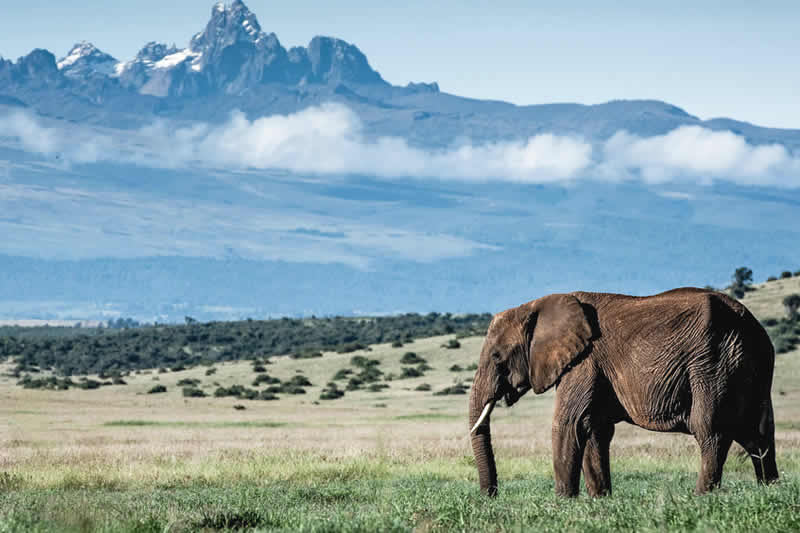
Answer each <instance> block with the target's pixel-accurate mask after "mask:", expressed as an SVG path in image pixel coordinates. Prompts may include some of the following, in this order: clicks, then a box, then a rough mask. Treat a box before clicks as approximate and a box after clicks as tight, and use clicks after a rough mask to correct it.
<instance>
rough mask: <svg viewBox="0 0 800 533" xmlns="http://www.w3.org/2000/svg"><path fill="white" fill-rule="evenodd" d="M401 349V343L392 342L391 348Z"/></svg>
mask: <svg viewBox="0 0 800 533" xmlns="http://www.w3.org/2000/svg"><path fill="white" fill-rule="evenodd" d="M402 347H403V341H400V340H397V341H394V342H392V348H402Z"/></svg>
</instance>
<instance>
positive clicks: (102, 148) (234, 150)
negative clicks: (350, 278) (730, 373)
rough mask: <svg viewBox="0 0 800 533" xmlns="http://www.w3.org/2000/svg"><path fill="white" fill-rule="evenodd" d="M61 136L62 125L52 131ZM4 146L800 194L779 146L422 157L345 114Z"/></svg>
mask: <svg viewBox="0 0 800 533" xmlns="http://www.w3.org/2000/svg"><path fill="white" fill-rule="evenodd" d="M54 124H58V123H54ZM0 137H11V138H14V139H17V142H18V143H19V144H20V145H21V147H22V148H23V149H25V150H26V151H29V152H34V153H39V154H42V155H46V156H52V157H56V158H58V159H60V160H63V161H65V162H67V163H91V162H97V161H114V162H127V163H135V164H138V165H143V166H153V167H178V168H179V167H192V166H195V167H196V166H201V167H213V168H227V169H283V170H288V171H292V172H298V173H312V174H367V175H373V176H380V177H385V178H392V177H413V178H434V179H453V180H462V181H484V182H485V181H495V180H500V181H511V182H522V183H548V182H565V181H570V180H576V179H582V178H585V179H595V180H603V181H623V180H642V181H645V182H647V183H663V182H669V181H684V180H685V181H692V182H700V183H709V182H711V181H713V180H727V181H733V182H737V183H741V184H748V185H774V186H783V187H800V159H799V158H798V157H796V156H793V155H792V154H790V153H789V152H788V151H787V150H786V148H784V147H783V146H781V145H777V144H775V145H766V146H753V145H750V144H748V143H747V141H746V140H745V139H744V138H743V137H741V136H738V135H736V134H734V133H732V132H729V131H712V130H709V129H705V128H702V127H698V126H684V127H680V128H678V129H675V130H673V131H671V132H669V133H667V134H665V135H660V136H655V137H647V138H642V137H638V136H636V135H632V134H630V133H627V132H624V131H623V132H618V133H617V134H616V135H614V136H613V137H611V138H610V139H609V140H607V141H605V142H603V143H600V144H597V145H594V146H593V145H592V144H591V143H589V142H588V141H586V140H584V139H581V138H577V137H570V136H559V135H553V134H541V135H536V136H534V137H530V138H528V139H526V140H520V141H504V142H496V143H487V144H481V145H472V144H461V145H457V146H452V147H449V148H447V149H441V150H435V149H421V148H417V147H413V146H410V145H409V144H408V143H407V142H406V141H405V140H404V139H402V138H399V137H380V138H378V139H376V140H372V139H369V138H368V137H367V136H366V135H365V134H364V132H363V125H362V123H361V121H360V119H359V118H358V116H357V115H356V114H355V113H354V112H352V111H351V110H350V109H349V108H347V107H345V106H343V105H340V104H325V105H322V106H320V107H312V108H308V109H305V110H303V111H299V112H297V113H294V114H291V115H286V116H283V115H275V116H269V117H264V118H259V119H256V120H252V121H251V120H248V119H247V118H246V117H245V116H244V115H243V114H242V113H234V114H233V115H232V116H231V118H230V120H229V121H228V122H227V123H225V124H222V125H208V124H198V125H194V126H190V127H179V128H175V127H174V125H173V124H171V123H168V122H165V121H159V122H156V123H154V124H152V125H150V126H148V127H146V128H142V129H140V130H137V131H134V132H119V131H117V132H114V134H113V136H108V135H100V134H99V133H97V132H96V131H93V130H88V129H82V128H80V127H74V128H70V129H69V130H67V129H65V128H63V126H61V125H60V124H58V125H55V126H47V125H43V124H42V123H41V122H40V121H39V120H38V119H36V118H34V117H33V116H31V115H29V114H27V113H23V112H19V113H15V114H12V115H9V116H6V117H3V118H0Z"/></svg>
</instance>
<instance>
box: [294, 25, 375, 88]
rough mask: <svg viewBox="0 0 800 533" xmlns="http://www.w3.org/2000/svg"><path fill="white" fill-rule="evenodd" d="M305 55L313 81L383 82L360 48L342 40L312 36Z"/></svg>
mask: <svg viewBox="0 0 800 533" xmlns="http://www.w3.org/2000/svg"><path fill="white" fill-rule="evenodd" d="M308 57H309V60H310V62H311V71H312V75H313V81H315V82H319V83H341V82H348V81H349V82H355V83H361V84H373V83H380V84H386V82H385V81H384V80H383V78H381V75H380V74H378V73H377V72H376V71H374V70H372V67H370V66H369V62H368V61H367V57H366V56H365V55H364V54H363V53H362V52H361V50H359V49H358V47H356V46H355V45H353V44H350V43H348V42H346V41H343V40H342V39H336V38H334V37H324V36H317V37H314V38H313V39H311V43H309V45H308Z"/></svg>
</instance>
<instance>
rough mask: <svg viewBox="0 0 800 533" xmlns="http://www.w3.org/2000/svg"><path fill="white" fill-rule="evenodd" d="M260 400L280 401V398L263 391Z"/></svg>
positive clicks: (259, 396)
mask: <svg viewBox="0 0 800 533" xmlns="http://www.w3.org/2000/svg"><path fill="white" fill-rule="evenodd" d="M303 392H305V391H303ZM258 399H259V400H279V399H280V398H278V397H277V396H275V394H273V393H271V392H268V391H266V390H262V391H261V393H260V394H259V395H258ZM234 407H236V406H234Z"/></svg>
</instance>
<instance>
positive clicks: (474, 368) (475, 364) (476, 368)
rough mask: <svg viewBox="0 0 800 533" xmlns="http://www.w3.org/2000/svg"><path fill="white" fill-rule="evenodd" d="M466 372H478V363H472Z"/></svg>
mask: <svg viewBox="0 0 800 533" xmlns="http://www.w3.org/2000/svg"><path fill="white" fill-rule="evenodd" d="M465 370H469V371H470V372H474V371H476V370H478V363H472V364H471V365H469V366H468V367H467V368H466V369H465Z"/></svg>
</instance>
